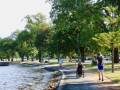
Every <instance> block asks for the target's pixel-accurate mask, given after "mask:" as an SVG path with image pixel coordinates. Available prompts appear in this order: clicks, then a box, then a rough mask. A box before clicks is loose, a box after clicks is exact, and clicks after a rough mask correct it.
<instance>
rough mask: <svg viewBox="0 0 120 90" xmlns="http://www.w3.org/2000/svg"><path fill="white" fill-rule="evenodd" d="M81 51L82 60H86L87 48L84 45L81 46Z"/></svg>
mask: <svg viewBox="0 0 120 90" xmlns="http://www.w3.org/2000/svg"><path fill="white" fill-rule="evenodd" d="M80 53H81V61H82V62H85V48H84V47H81V48H80Z"/></svg>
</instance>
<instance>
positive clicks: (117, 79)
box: [105, 64, 120, 83]
mask: <svg viewBox="0 0 120 90" xmlns="http://www.w3.org/2000/svg"><path fill="white" fill-rule="evenodd" d="M114 68H115V72H114V73H112V70H111V64H106V65H105V76H106V77H108V78H109V79H111V80H112V81H113V82H114V83H120V64H115V65H114Z"/></svg>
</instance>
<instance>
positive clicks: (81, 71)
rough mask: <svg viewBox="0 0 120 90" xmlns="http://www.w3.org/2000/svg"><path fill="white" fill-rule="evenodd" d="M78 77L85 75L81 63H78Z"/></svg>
mask: <svg viewBox="0 0 120 90" xmlns="http://www.w3.org/2000/svg"><path fill="white" fill-rule="evenodd" d="M76 77H77V78H79V77H83V78H84V70H83V65H82V64H81V63H78V67H77V70H76Z"/></svg>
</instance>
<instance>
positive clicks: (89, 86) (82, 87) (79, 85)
mask: <svg viewBox="0 0 120 90" xmlns="http://www.w3.org/2000/svg"><path fill="white" fill-rule="evenodd" d="M61 71H62V72H63V77H62V80H61V82H60V86H59V88H58V90H120V87H118V86H116V85H115V84H112V82H111V80H110V79H108V78H106V77H105V78H104V81H103V82H102V81H99V80H98V76H97V73H92V72H89V73H88V72H87V71H86V72H85V77H84V78H83V77H81V78H76V75H75V69H65V68H64V69H61ZM109 86H110V87H111V86H112V87H113V86H115V87H116V89H115V88H114V89H113V88H112V87H111V88H110V87H109ZM117 87H118V88H117Z"/></svg>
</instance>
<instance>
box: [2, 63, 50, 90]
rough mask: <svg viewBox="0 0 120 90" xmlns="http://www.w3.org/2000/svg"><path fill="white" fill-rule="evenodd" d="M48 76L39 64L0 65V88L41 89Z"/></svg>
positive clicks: (18, 89)
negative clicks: (29, 65) (34, 65)
mask: <svg viewBox="0 0 120 90" xmlns="http://www.w3.org/2000/svg"><path fill="white" fill-rule="evenodd" d="M43 72H44V73H43ZM46 73H47V74H46ZM45 75H48V76H47V77H46V76H45ZM48 77H50V74H49V73H48V72H45V71H44V70H43V69H41V66H36V67H32V66H31V67H26V66H21V65H10V66H0V90H43V88H44V86H45V85H46V83H47V80H48V79H47V78H48ZM45 79H46V80H45Z"/></svg>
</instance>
